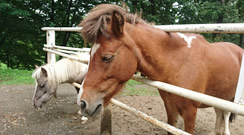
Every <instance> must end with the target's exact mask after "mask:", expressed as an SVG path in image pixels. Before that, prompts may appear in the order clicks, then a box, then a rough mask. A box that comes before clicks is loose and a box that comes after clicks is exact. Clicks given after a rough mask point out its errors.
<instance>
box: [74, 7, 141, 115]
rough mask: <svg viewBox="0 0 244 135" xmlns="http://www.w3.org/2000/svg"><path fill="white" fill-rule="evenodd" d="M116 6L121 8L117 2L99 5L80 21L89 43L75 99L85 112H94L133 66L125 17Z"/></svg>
mask: <svg viewBox="0 0 244 135" xmlns="http://www.w3.org/2000/svg"><path fill="white" fill-rule="evenodd" d="M106 6H108V7H106ZM109 9H111V10H109ZM120 10H122V11H123V12H125V11H124V9H122V8H121V7H118V6H114V5H113V6H110V5H101V6H98V7H96V9H93V10H92V12H91V13H89V14H88V16H87V19H85V20H84V21H83V22H82V23H81V26H83V29H82V34H83V37H84V38H85V39H86V40H88V41H90V42H91V43H93V46H92V49H91V52H90V55H91V57H90V62H89V68H88V72H87V75H86V77H85V80H84V81H83V83H82V87H81V89H80V93H79V95H78V101H77V102H78V104H79V105H80V107H81V110H82V112H83V114H84V115H87V116H94V115H95V114H98V113H99V112H100V110H101V109H103V106H104V105H107V104H108V102H109V100H110V99H111V98H112V97H113V96H114V95H115V94H116V93H117V92H118V91H119V90H120V89H122V87H123V86H124V84H125V83H126V82H127V81H128V80H129V79H130V78H131V77H132V75H133V74H134V73H135V71H136V69H137V63H138V58H137V56H136V46H135V45H134V44H135V43H134V42H133V40H132V39H131V38H130V36H129V35H128V33H127V31H126V18H125V16H124V13H123V12H121V11H120ZM102 13H103V14H102ZM94 20H96V21H94ZM92 21H93V22H92ZM98 25H99V28H98V27H97V26H98ZM92 32H94V33H92Z"/></svg>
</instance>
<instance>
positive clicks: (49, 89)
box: [32, 53, 90, 108]
mask: <svg viewBox="0 0 244 135" xmlns="http://www.w3.org/2000/svg"><path fill="white" fill-rule="evenodd" d="M78 57H82V58H83V59H84V57H85V60H89V59H90V58H89V57H90V56H89V54H88V53H87V54H86V53H83V54H81V55H78ZM87 68H88V66H87V65H86V64H83V63H81V62H78V61H75V60H71V59H68V58H63V59H61V60H59V61H57V62H56V63H52V64H46V65H43V66H41V67H36V70H35V71H34V72H33V74H32V78H34V79H35V81H36V86H35V92H34V95H33V99H32V100H33V103H34V107H35V108H41V107H42V104H44V103H46V102H47V101H49V100H50V99H51V98H52V97H53V96H54V97H56V90H57V87H58V85H59V84H61V83H74V82H76V83H79V84H81V82H82V81H83V79H84V77H85V74H86V72H87ZM76 90H77V93H78V92H79V91H78V90H79V89H76Z"/></svg>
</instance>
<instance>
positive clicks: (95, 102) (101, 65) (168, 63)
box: [78, 4, 243, 134]
mask: <svg viewBox="0 0 244 135" xmlns="http://www.w3.org/2000/svg"><path fill="white" fill-rule="evenodd" d="M79 26H82V27H83V29H82V30H81V33H82V36H83V38H84V39H85V40H86V41H87V42H90V43H92V44H93V46H92V49H91V52H90V55H91V57H90V62H89V67H88V72H87V74H86V77H85V79H84V81H83V83H82V87H81V89H80V92H79V95H78V99H79V100H78V104H79V105H80V107H81V110H82V112H83V114H85V115H88V116H95V115H96V114H99V112H101V110H102V109H103V107H104V106H106V105H107V104H108V103H109V100H110V99H111V98H112V97H113V96H114V95H115V94H116V93H117V92H118V91H119V90H120V89H121V88H122V87H123V86H124V85H125V83H126V82H127V81H128V80H129V79H130V78H131V77H132V75H133V74H134V73H135V71H137V70H138V71H140V72H141V73H143V74H144V75H146V76H147V77H148V78H150V79H152V80H157V81H162V82H166V83H169V84H173V85H176V86H180V87H183V88H187V89H191V90H194V91H197V92H200V93H204V94H207V95H211V96H215V97H218V98H221V99H225V100H230V101H232V100H233V98H234V95H235V89H236V85H237V81H238V76H239V71H240V65H241V58H242V54H243V49H241V48H240V47H238V46H237V45H234V44H232V43H227V42H220V43H209V42H207V41H206V40H205V39H204V37H202V36H201V35H197V34H183V33H169V32H165V31H162V30H160V29H157V28H154V27H153V26H151V25H150V24H147V23H146V22H145V21H143V20H142V19H140V18H138V17H137V16H136V15H132V14H130V13H128V12H127V11H126V10H125V9H123V8H121V7H119V6H116V5H109V4H104V5H99V6H97V7H95V8H94V9H92V10H91V11H90V12H89V13H88V16H87V17H86V18H85V19H84V20H83V21H82V22H81V24H80V25H79ZM159 93H160V96H161V97H162V99H163V101H164V104H165V107H166V112H167V118H168V123H169V124H171V125H173V126H175V124H176V122H177V118H178V115H180V116H181V117H182V118H183V120H184V125H185V131H187V132H189V133H191V134H193V131H194V126H195V119H196V114H197V108H203V107H208V106H206V105H204V104H201V103H199V102H196V101H192V100H190V99H187V98H183V97H180V96H177V95H174V94H171V93H168V92H165V91H162V90H159ZM216 114H217V119H216V127H215V133H216V134H222V132H223V129H224V134H230V133H229V127H228V122H229V119H227V118H229V115H230V113H229V112H225V111H222V110H219V109H216ZM223 117H225V120H223ZM224 122H226V125H225V127H222V126H223V125H222V124H223V123H224Z"/></svg>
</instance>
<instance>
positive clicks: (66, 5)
mask: <svg viewBox="0 0 244 135" xmlns="http://www.w3.org/2000/svg"><path fill="white" fill-rule="evenodd" d="M121 1H123V2H125V3H126V4H127V5H128V7H129V9H130V11H131V12H133V13H135V12H140V13H141V15H142V18H143V19H145V20H147V21H148V22H153V23H155V24H161V25H164V24H199V23H237V22H238V23H241V22H243V21H244V0H121ZM101 3H112V4H118V5H120V1H119V0H1V1H0V63H3V64H0V80H3V78H4V76H5V75H4V74H5V73H7V72H11V73H14V70H13V71H12V70H11V71H10V69H8V68H11V69H21V70H33V69H34V65H41V64H43V63H45V61H46V53H45V52H44V51H43V50H42V48H43V44H44V43H45V42H46V38H45V35H46V33H45V32H44V31H41V28H42V27H51V26H54V27H74V26H77V25H78V24H79V23H80V21H81V20H82V19H83V17H84V16H85V15H86V13H87V12H88V11H89V10H90V9H91V8H93V7H94V6H95V5H98V4H101ZM204 36H205V37H206V38H207V40H209V41H211V42H214V41H229V42H233V43H236V44H238V45H240V46H242V47H243V46H244V43H243V35H242V34H204ZM56 44H58V45H63V46H70V47H83V40H82V38H81V37H80V35H79V33H69V32H57V33H56ZM3 65H5V66H6V67H7V68H1V67H3ZM5 78H6V77H5Z"/></svg>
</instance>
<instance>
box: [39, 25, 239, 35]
mask: <svg viewBox="0 0 244 135" xmlns="http://www.w3.org/2000/svg"><path fill="white" fill-rule="evenodd" d="M154 27H156V28H159V29H161V30H164V31H168V32H193V33H244V23H219V24H181V25H155V26H154ZM42 30H44V31H50V30H53V31H70V32H79V31H81V30H82V27H43V28H42Z"/></svg>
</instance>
